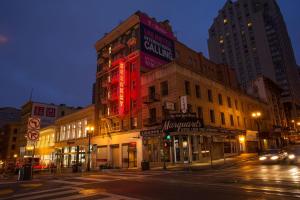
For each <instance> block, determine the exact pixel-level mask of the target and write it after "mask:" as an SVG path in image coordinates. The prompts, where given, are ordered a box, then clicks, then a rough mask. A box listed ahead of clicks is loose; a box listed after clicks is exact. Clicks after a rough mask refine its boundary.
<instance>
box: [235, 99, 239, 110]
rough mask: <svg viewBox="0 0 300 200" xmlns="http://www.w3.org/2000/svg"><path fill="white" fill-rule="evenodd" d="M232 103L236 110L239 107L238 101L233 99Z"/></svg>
mask: <svg viewBox="0 0 300 200" xmlns="http://www.w3.org/2000/svg"><path fill="white" fill-rule="evenodd" d="M234 104H235V109H237V110H238V109H239V105H238V104H239V103H238V101H237V100H235V101H234Z"/></svg>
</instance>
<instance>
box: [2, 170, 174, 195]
mask: <svg viewBox="0 0 300 200" xmlns="http://www.w3.org/2000/svg"><path fill="white" fill-rule="evenodd" d="M169 173H171V172H168V171H145V172H143V171H122V172H101V173H95V174H89V175H85V176H75V175H77V174H74V176H66V177H56V178H53V179H49V180H47V184H49V182H50V185H55V188H52V189H41V190H35V191H28V192H25V193H16V194H14V195H12V196H9V197H7V198H0V200H4V199H5V200H40V199H42V200H46V199H47V200H48V199H49V200H50V199H56V200H75V199H76V200H79V199H80V200H97V199H101V200H138V199H136V198H132V197H127V196H122V195H117V194H112V193H108V192H106V191H101V190H97V189H86V188H90V187H89V186H90V185H88V184H92V185H93V184H97V183H105V182H111V181H119V180H129V179H143V178H146V177H151V176H160V175H164V174H169ZM41 181H42V179H41ZM84 185H86V187H84ZM93 188H94V187H93Z"/></svg>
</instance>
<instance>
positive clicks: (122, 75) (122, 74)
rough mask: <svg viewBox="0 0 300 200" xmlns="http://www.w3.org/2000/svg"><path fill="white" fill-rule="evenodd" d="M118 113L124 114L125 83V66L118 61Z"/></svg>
mask: <svg viewBox="0 0 300 200" xmlns="http://www.w3.org/2000/svg"><path fill="white" fill-rule="evenodd" d="M119 70H120V72H119V76H120V82H119V114H120V115H122V114H124V85H125V66H124V63H120V67H119Z"/></svg>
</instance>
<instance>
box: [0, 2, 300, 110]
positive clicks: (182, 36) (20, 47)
mask: <svg viewBox="0 0 300 200" xmlns="http://www.w3.org/2000/svg"><path fill="white" fill-rule="evenodd" d="M224 2H225V0H209V1H207V0H194V1H190V0H187V1H183V0H164V1H161V0H151V1H149V0H148V1H147V0H119V1H117V0H109V1H104V0H26V1H25V0H0V94H1V96H0V107H3V106H14V107H20V106H21V105H22V104H24V103H25V102H26V101H27V100H28V99H29V96H30V91H31V89H32V88H33V100H35V101H41V102H48V103H57V104H60V103H65V104H68V105H73V106H85V105H88V104H90V103H91V99H92V98H91V97H92V83H93V82H94V81H95V71H96V53H95V50H94V47H93V45H94V43H95V41H96V40H97V39H99V38H100V37H102V36H103V34H104V33H105V32H109V31H110V30H111V29H112V28H113V27H115V26H116V25H118V24H119V23H120V22H121V20H123V19H126V18H127V17H128V16H130V15H131V14H132V13H134V12H135V11H137V10H141V11H143V12H146V13H148V14H149V15H150V16H153V17H155V18H157V19H158V20H163V19H169V20H170V22H171V24H172V26H173V29H174V31H175V32H176V34H177V37H178V39H179V40H180V41H182V42H184V43H185V44H187V45H188V46H190V47H191V48H193V49H195V50H197V51H201V52H203V53H204V54H205V55H208V53H207V43H206V40H207V38H208V34H207V30H208V28H209V26H210V25H211V23H212V21H213V18H214V17H215V16H216V15H217V13H218V10H219V9H220V8H221V7H222V6H223V4H224ZM278 2H279V5H280V7H281V10H282V12H283V15H284V18H285V21H286V23H287V26H288V29H289V32H290V37H291V39H292V42H293V47H294V51H295V55H296V58H297V61H298V63H300V26H299V22H298V21H299V19H300V12H299V7H300V1H299V0H278Z"/></svg>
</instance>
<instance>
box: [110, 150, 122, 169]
mask: <svg viewBox="0 0 300 200" xmlns="http://www.w3.org/2000/svg"><path fill="white" fill-rule="evenodd" d="M119 154H120V153H119V146H111V156H112V166H113V168H118V167H120V163H119V161H120V157H119Z"/></svg>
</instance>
